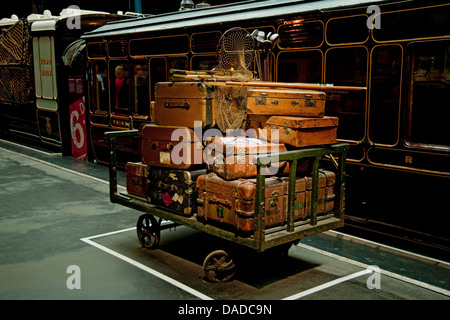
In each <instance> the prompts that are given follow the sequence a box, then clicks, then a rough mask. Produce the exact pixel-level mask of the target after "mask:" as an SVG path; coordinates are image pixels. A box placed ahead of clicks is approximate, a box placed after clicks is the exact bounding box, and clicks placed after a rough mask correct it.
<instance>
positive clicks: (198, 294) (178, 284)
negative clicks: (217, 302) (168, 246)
mask: <svg viewBox="0 0 450 320" xmlns="http://www.w3.org/2000/svg"><path fill="white" fill-rule="evenodd" d="M133 229H136V228H128V229H123V230H118V231H113V232H108V233H104V234H101V235H95V236H91V237H87V238H82V239H80V240H81V241H83V242H85V243H87V244H89V245H91V246H93V247H96V248H97V249H100V250H102V251H104V252H106V253H109V254H110V255H112V256H114V257H116V258H119V259H121V260H123V261H125V262H128V263H129V264H131V265H133V266H135V267H137V268H139V269H141V270H143V271H145V272H148V273H150V274H151V275H153V276H155V277H157V278H159V279H161V280H164V281H166V282H168V283H170V284H171V285H173V286H175V287H177V288H179V289H181V290H184V291H186V292H188V293H190V294H192V295H194V296H196V297H197V298H200V299H202V300H213V299H212V298H211V297H209V296H207V295H205V294H203V293H201V292H199V291H197V290H195V289H193V288H191V287H189V286H187V285H185V284H183V283H181V282H179V281H177V280H175V279H172V278H170V277H168V276H166V275H164V274H162V273H161V272H158V271H156V270H154V269H152V268H150V267H147V266H146V265H143V264H142V263H139V262H137V261H135V260H133V259H130V258H128V257H127V256H124V255H123V254H120V253H118V252H116V251H114V250H111V249H109V248H107V247H105V246H102V245H100V244H98V243H96V242H94V241H92V240H91V239H94V238H100V237H104V236H108V235H112V234H117V233H121V232H125V231H130V230H133Z"/></svg>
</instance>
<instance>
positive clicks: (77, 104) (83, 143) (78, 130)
mask: <svg viewBox="0 0 450 320" xmlns="http://www.w3.org/2000/svg"><path fill="white" fill-rule="evenodd" d="M68 85H69V101H70V105H69V116H70V136H71V144H72V157H74V158H76V159H81V160H86V161H87V160H88V156H87V131H86V105H85V103H84V96H83V77H82V76H80V75H69V76H68Z"/></svg>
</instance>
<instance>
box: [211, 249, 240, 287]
mask: <svg viewBox="0 0 450 320" xmlns="http://www.w3.org/2000/svg"><path fill="white" fill-rule="evenodd" d="M234 269H235V264H234V261H233V259H232V258H230V257H229V256H228V254H227V253H226V252H225V251H223V250H216V251H213V252H211V253H210V254H209V255H208V256H207V257H206V258H205V261H204V262H203V271H204V273H205V276H206V278H208V280H209V281H211V282H215V283H218V282H227V281H229V280H231V279H232V278H233V277H234V274H235V273H236V272H235V270H234Z"/></svg>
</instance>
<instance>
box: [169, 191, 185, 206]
mask: <svg viewBox="0 0 450 320" xmlns="http://www.w3.org/2000/svg"><path fill="white" fill-rule="evenodd" d="M172 200H173V201H174V202H179V203H180V204H183V196H180V195H179V194H178V193H175V194H174V195H173V197H172Z"/></svg>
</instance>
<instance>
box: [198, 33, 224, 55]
mask: <svg viewBox="0 0 450 320" xmlns="http://www.w3.org/2000/svg"><path fill="white" fill-rule="evenodd" d="M220 36H221V34H220V32H219V31H213V32H205V33H194V34H193V35H192V38H191V48H192V52H193V53H206V52H216V51H217V44H218V43H219V39H220Z"/></svg>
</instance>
